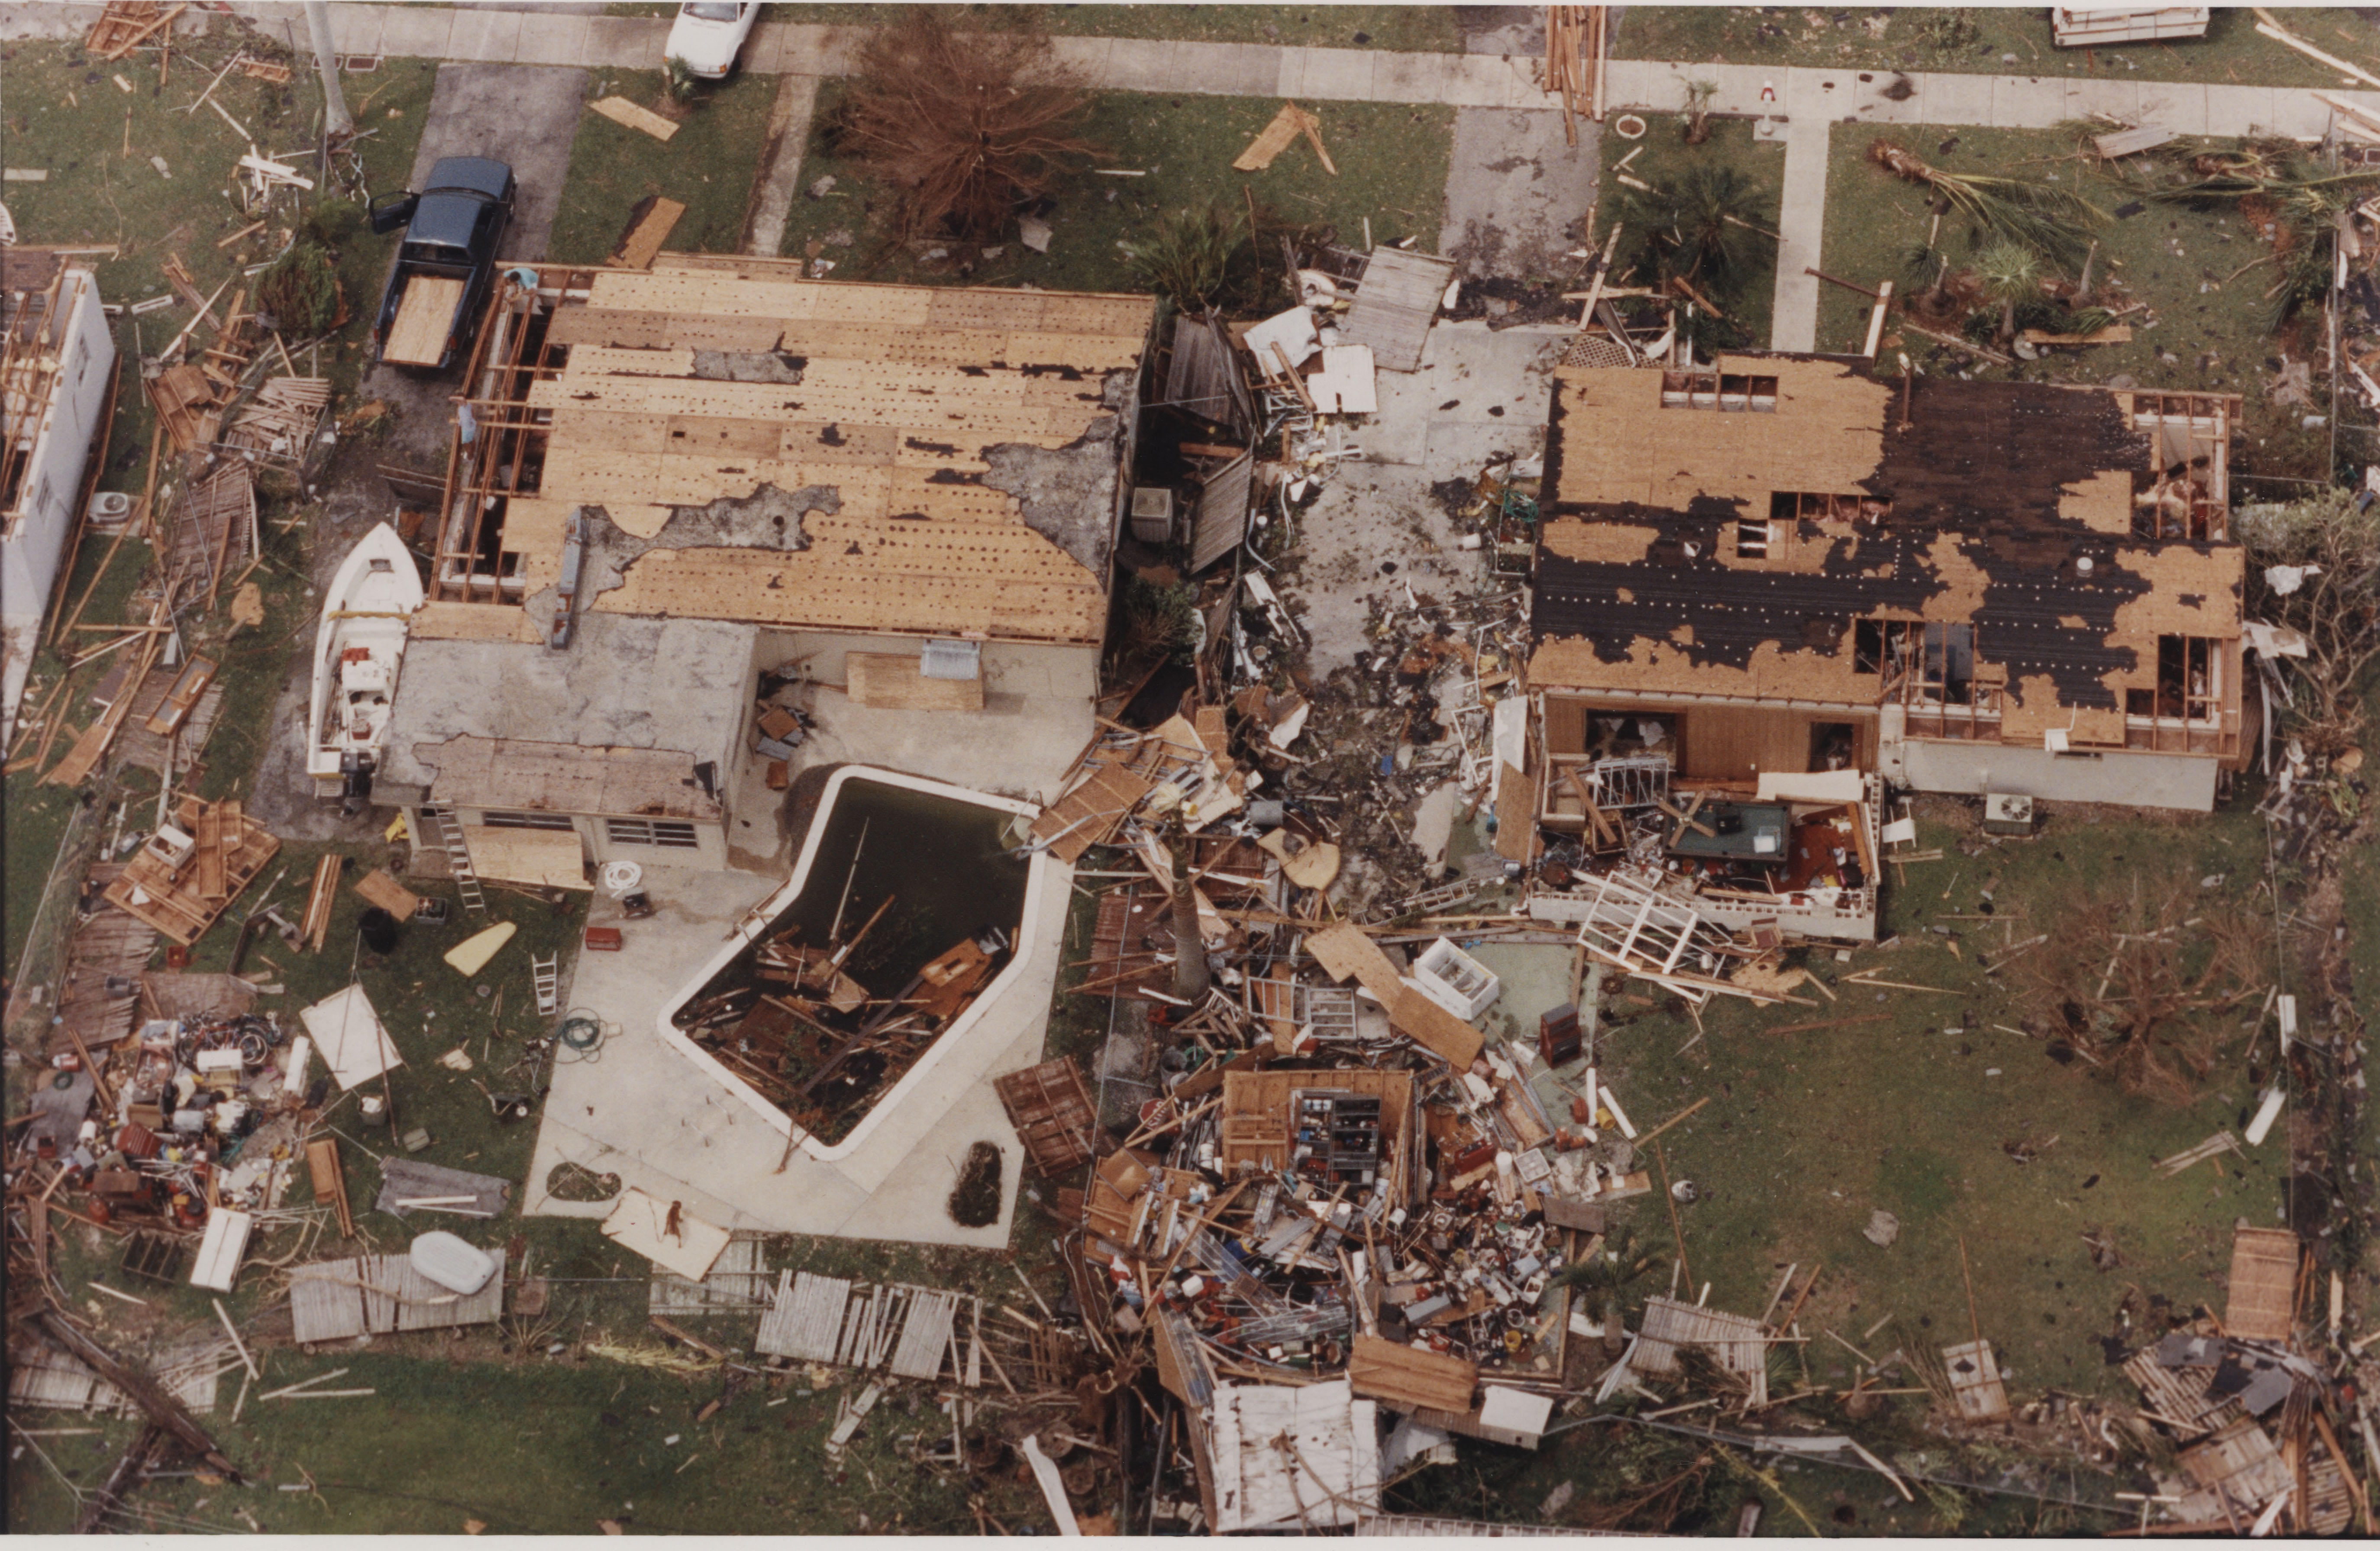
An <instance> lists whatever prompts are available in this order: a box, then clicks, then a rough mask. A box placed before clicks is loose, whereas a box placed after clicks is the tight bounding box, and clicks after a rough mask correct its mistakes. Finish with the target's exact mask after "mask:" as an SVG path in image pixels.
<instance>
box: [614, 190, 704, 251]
mask: <svg viewBox="0 0 2380 1551" xmlns="http://www.w3.org/2000/svg"><path fill="white" fill-rule="evenodd" d="M637 204H638V206H639V207H640V208H639V209H638V210H637V212H636V216H635V219H634V220H632V221H631V222H630V223H629V225H628V230H627V233H626V235H625V236H623V237H622V238H621V239H620V248H619V251H617V252H615V253H613V255H612V262H613V264H614V265H616V266H618V267H620V268H623V269H647V268H650V267H651V264H652V261H653V258H654V256H655V255H656V254H658V253H660V252H661V250H662V244H663V243H665V242H667V241H668V240H669V235H670V233H671V232H672V231H673V230H674V229H675V228H676V226H677V223H678V218H679V217H680V216H682V215H684V214H685V213H686V206H685V205H684V204H682V203H680V202H679V201H678V200H664V199H662V198H661V197H660V196H659V195H655V196H652V197H651V198H650V199H647V200H638V201H637Z"/></svg>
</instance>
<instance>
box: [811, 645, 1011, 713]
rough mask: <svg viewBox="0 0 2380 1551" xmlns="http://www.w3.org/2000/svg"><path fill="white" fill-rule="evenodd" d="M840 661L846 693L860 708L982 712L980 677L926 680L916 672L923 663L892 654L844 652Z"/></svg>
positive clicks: (917, 659)
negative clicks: (919, 664)
mask: <svg viewBox="0 0 2380 1551" xmlns="http://www.w3.org/2000/svg"><path fill="white" fill-rule="evenodd" d="M843 660H844V681H845V685H846V686H847V688H846V692H847V693H848V694H849V695H850V697H851V698H852V699H853V700H854V701H856V703H858V704H860V705H863V706H872V707H875V708H876V709H880V710H896V711H979V710H981V709H983V680H982V679H981V678H980V677H977V678H971V679H929V678H928V677H926V676H925V674H924V673H921V672H919V671H918V663H919V662H920V661H921V660H922V659H919V658H915V657H908V656H904V655H901V654H898V653H894V652H884V651H854V652H845V653H844V659H843Z"/></svg>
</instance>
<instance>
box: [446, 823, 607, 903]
mask: <svg viewBox="0 0 2380 1551" xmlns="http://www.w3.org/2000/svg"><path fill="white" fill-rule="evenodd" d="M463 845H464V849H466V850H468V852H469V853H470V854H471V870H472V871H474V872H476V873H478V874H479V875H480V877H481V878H494V879H496V880H497V881H499V882H503V883H526V884H528V886H529V887H530V888H532V889H585V890H589V891H592V890H593V888H594V885H593V884H591V883H589V882H588V881H587V861H586V855H585V853H584V852H583V851H582V850H581V848H580V846H579V843H578V831H577V830H500V829H496V828H493V827H492V826H489V825H485V824H466V825H464V826H463Z"/></svg>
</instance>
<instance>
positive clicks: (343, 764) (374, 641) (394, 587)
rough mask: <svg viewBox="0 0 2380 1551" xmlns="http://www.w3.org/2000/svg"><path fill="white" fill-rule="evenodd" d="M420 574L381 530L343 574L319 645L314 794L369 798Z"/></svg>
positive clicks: (311, 764)
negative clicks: (367, 795)
mask: <svg viewBox="0 0 2380 1551" xmlns="http://www.w3.org/2000/svg"><path fill="white" fill-rule="evenodd" d="M421 597H422V594H421V573H420V572H419V570H417V569H416V568H415V566H414V563H413V552H412V551H410V550H408V549H407V548H406V547H405V540H403V539H399V538H398V537H397V536H396V529H395V528H393V527H389V526H388V524H386V523H382V524H381V525H380V526H379V527H375V528H373V529H372V530H371V531H370V533H367V534H365V535H364V537H363V541H362V542H361V543H358V545H357V546H356V547H355V550H354V551H353V552H351V553H350V554H349V555H348V556H347V558H346V563H344V564H342V565H341V566H340V567H339V574H338V576H335V577H334V578H333V580H332V582H331V591H330V596H329V597H327V598H326V599H324V600H323V603H322V627H321V629H320V631H319V632H318V633H317V634H316V636H315V637H314V698H313V702H312V706H313V709H312V714H311V715H310V716H309V717H308V718H307V721H306V773H307V774H309V775H310V776H312V777H313V778H314V791H315V794H316V795H318V796H323V797H335V796H339V795H342V794H345V795H346V796H348V797H350V798H357V797H360V796H362V795H363V794H364V793H365V792H366V791H368V790H370V777H371V771H372V769H373V768H374V767H375V766H376V765H378V763H379V762H380V750H381V745H382V743H383V740H385V739H386V737H387V736H388V719H389V712H390V710H391V709H392V708H393V707H394V706H395V702H396V674H397V669H398V668H399V666H401V665H402V663H403V662H404V660H405V640H406V636H407V632H408V631H409V630H410V629H411V627H412V622H413V612H414V611H415V610H416V609H419V608H420V607H421Z"/></svg>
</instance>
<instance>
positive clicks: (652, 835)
mask: <svg viewBox="0 0 2380 1551" xmlns="http://www.w3.org/2000/svg"><path fill="white" fill-rule="evenodd" d="M603 833H604V836H605V838H606V839H608V840H609V841H610V842H612V843H613V845H658V846H665V847H668V848H670V849H673V850H679V851H692V850H695V849H697V848H698V847H699V846H700V845H701V843H702V842H701V841H700V840H699V839H698V838H697V836H696V834H695V832H694V826H693V825H691V824H687V823H681V822H678V821H676V820H673V819H667V818H650V819H649V818H606V819H605V820H603Z"/></svg>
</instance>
